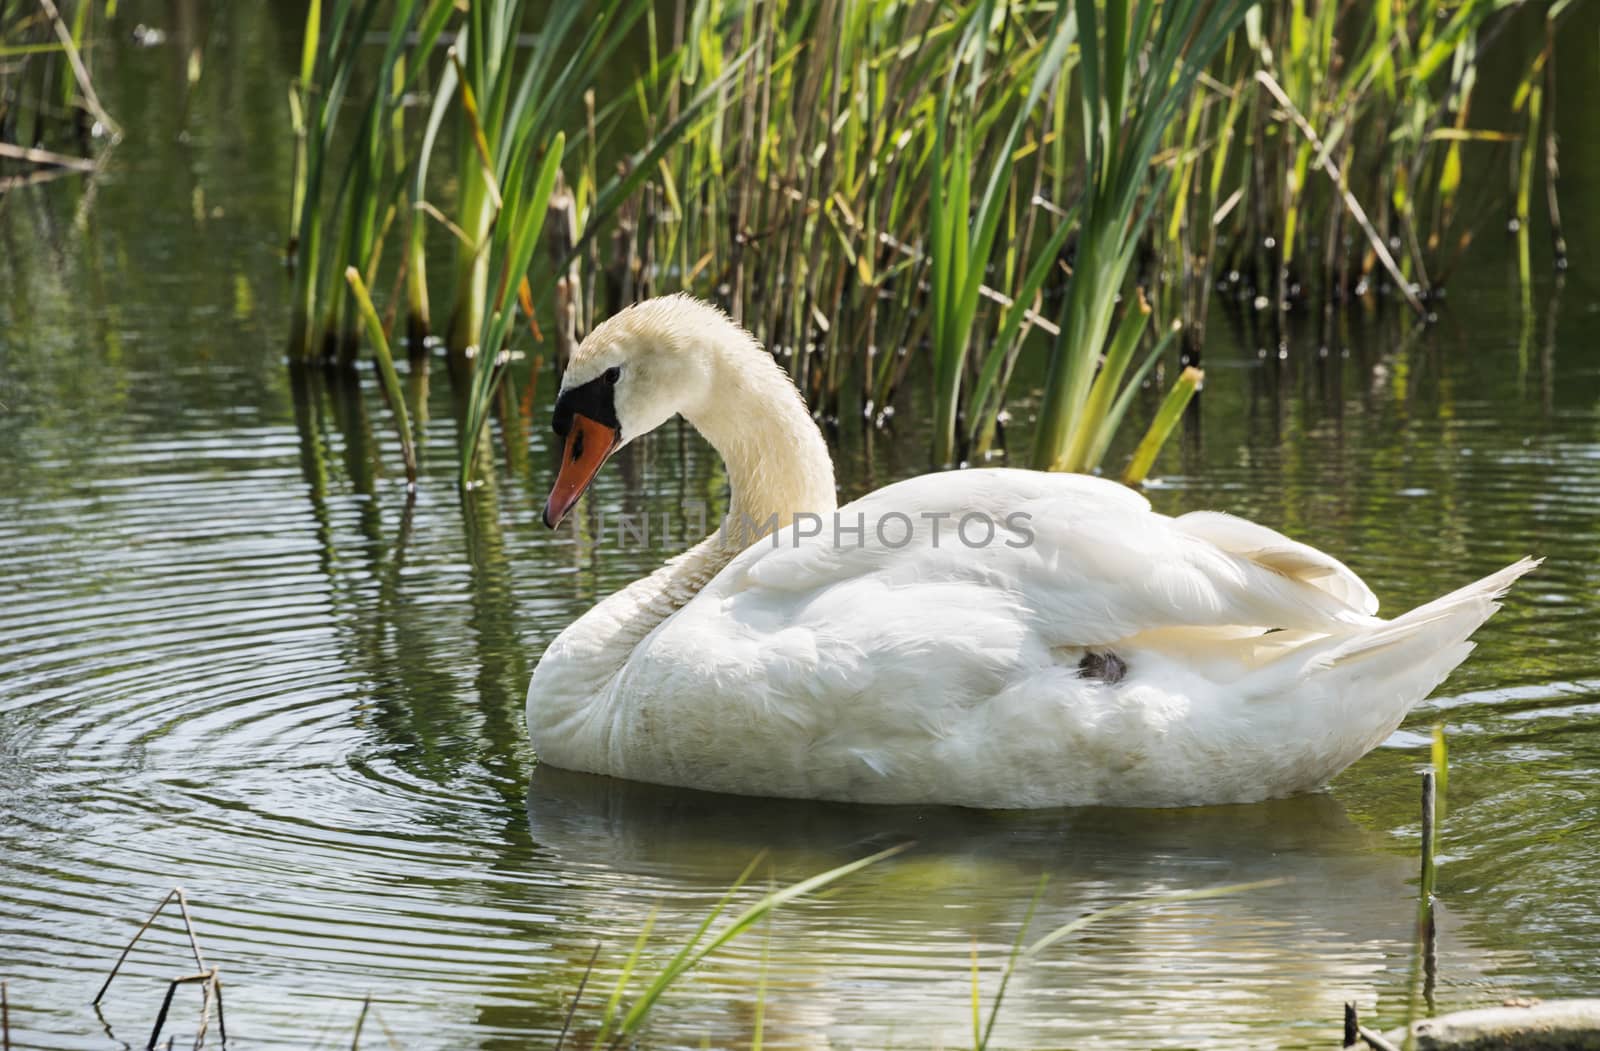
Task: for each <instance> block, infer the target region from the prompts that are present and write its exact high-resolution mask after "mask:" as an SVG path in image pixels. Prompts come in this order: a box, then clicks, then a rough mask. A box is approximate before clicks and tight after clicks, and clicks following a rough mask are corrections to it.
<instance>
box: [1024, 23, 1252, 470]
mask: <svg viewBox="0 0 1600 1051" xmlns="http://www.w3.org/2000/svg"><path fill="white" fill-rule="evenodd" d="M1248 6H1249V5H1248V4H1247V3H1244V2H1241V0H1233V2H1228V0H1224V2H1219V3H1216V4H1212V5H1174V6H1172V7H1163V8H1162V9H1161V10H1160V12H1159V13H1157V11H1156V9H1155V7H1154V6H1153V5H1143V6H1139V7H1137V8H1136V7H1135V5H1134V4H1133V3H1131V2H1130V0H1114V2H1112V3H1110V4H1107V5H1105V7H1104V8H1103V12H1102V11H1097V9H1096V5H1095V4H1094V3H1092V2H1090V0H1080V2H1078V3H1077V5H1076V14H1077V18H1078V32H1079V36H1080V38H1081V40H1082V48H1081V50H1082V57H1081V58H1080V60H1079V85H1080V95H1081V97H1082V100H1083V115H1082V129H1081V133H1082V151H1081V161H1082V164H1083V170H1084V178H1085V186H1084V189H1083V194H1082V199H1081V202H1080V205H1079V207H1080V209H1081V219H1080V221H1081V224H1082V225H1081V229H1080V233H1079V239H1078V251H1077V260H1076V263H1075V265H1074V268H1073V273H1072V279H1071V280H1070V281H1069V282H1068V285H1067V295H1066V300H1065V304H1064V306H1063V308H1062V315H1061V324H1060V328H1061V331H1060V333H1059V334H1058V335H1057V337H1056V342H1055V347H1054V350H1053V352H1052V355H1051V360H1050V370H1049V374H1048V377H1047V379H1046V381H1045V400H1044V405H1043V407H1042V408H1041V410H1040V416H1039V428H1038V431H1037V433H1036V436H1035V440H1034V450H1033V462H1034V465H1035V466H1037V467H1048V468H1051V469H1054V470H1066V471H1083V470H1089V469H1092V468H1094V467H1096V466H1098V463H1099V456H1103V455H1104V450H1105V448H1106V445H1107V444H1108V442H1109V437H1110V433H1111V432H1113V431H1114V430H1115V429H1116V428H1117V426H1118V424H1119V423H1120V419H1119V418H1118V417H1117V415H1116V414H1117V413H1118V412H1120V411H1125V409H1126V406H1127V404H1128V402H1127V399H1125V398H1124V397H1123V396H1122V395H1123V394H1124V393H1125V388H1124V379H1125V378H1126V373H1127V371H1128V369H1129V368H1130V367H1132V365H1133V361H1134V358H1135V353H1134V348H1135V347H1136V346H1137V345H1138V343H1139V339H1140V335H1141V334H1142V329H1143V328H1144V326H1145V323H1146V319H1147V317H1148V313H1149V312H1148V311H1147V310H1146V309H1145V308H1144V302H1143V300H1142V299H1141V300H1140V302H1139V303H1138V304H1137V305H1135V304H1131V303H1130V304H1128V306H1127V307H1126V308H1125V309H1124V311H1123V318H1122V321H1121V322H1120V324H1119V325H1118V330H1117V332H1116V333H1115V335H1113V333H1112V320H1113V313H1114V311H1115V309H1116V306H1117V302H1118V299H1119V297H1120V296H1121V294H1122V291H1123V288H1124V286H1125V284H1126V282H1127V275H1128V271H1129V268H1130V267H1131V265H1132V263H1133V257H1134V253H1135V252H1136V250H1137V248H1138V245H1139V242H1140V239H1141V238H1142V236H1143V234H1144V227H1145V224H1146V223H1147V222H1148V221H1149V217H1150V214H1151V210H1152V208H1153V205H1154V203H1155V201H1156V200H1157V199H1158V197H1159V195H1157V194H1149V193H1147V192H1146V190H1147V187H1148V185H1149V182H1150V179H1151V161H1152V159H1153V158H1154V156H1155V153H1156V150H1157V148H1158V147H1159V145H1160V143H1161V137H1162V135H1163V133H1164V132H1165V131H1166V128H1167V126H1168V124H1169V123H1170V122H1171V121H1172V120H1173V119H1174V117H1175V115H1176V114H1177V113H1178V110H1179V107H1180V106H1182V105H1183V104H1184V103H1185V101H1186V100H1187V98H1188V95H1189V92H1190V89H1191V88H1192V86H1193V84H1194V81H1195V79H1196V78H1197V77H1198V75H1199V73H1200V71H1201V70H1202V69H1203V68H1204V67H1205V65H1206V63H1207V62H1209V61H1210V59H1211V56H1212V55H1213V54H1214V53H1215V52H1216V51H1217V50H1218V49H1219V48H1220V47H1221V46H1222V44H1223V42H1224V41H1225V40H1226V39H1227V37H1228V34H1229V33H1231V32H1232V31H1233V30H1234V28H1235V27H1236V26H1237V25H1238V23H1239V21H1240V20H1241V19H1242V18H1243V17H1244V14H1245V11H1246V8H1247V7H1248ZM1102 14H1103V17H1102ZM1102 23H1103V24H1102ZM1147 62H1148V63H1149V65H1150V68H1152V69H1155V70H1162V71H1166V72H1165V73H1164V74H1163V75H1156V76H1147V75H1143V74H1142V73H1141V68H1142V67H1143V65H1144V64H1145V63H1147ZM1108 339H1110V341H1111V342H1110V345H1109V349H1107V350H1106V352H1105V355H1104V358H1103V360H1102V356H1101V352H1102V348H1104V347H1106V345H1107V343H1106V341H1107V340H1108ZM1160 346H1161V344H1160V343H1159V342H1158V343H1157V344H1156V348H1159V347H1160ZM1154 353H1155V351H1154V350H1153V351H1152V356H1153V354H1154ZM1127 389H1131V387H1129V388H1127ZM1097 454H1098V455H1097Z"/></svg>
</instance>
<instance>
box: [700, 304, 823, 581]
mask: <svg viewBox="0 0 1600 1051" xmlns="http://www.w3.org/2000/svg"><path fill="white" fill-rule="evenodd" d="M718 336H719V337H720V338H718V339H717V340H716V341H715V342H713V343H712V344H711V345H710V346H709V347H708V348H707V350H708V351H709V354H708V362H709V365H710V370H711V383H710V384H709V385H708V387H707V391H708V393H707V395H706V397H705V398H703V399H702V400H701V402H700V403H699V404H697V405H693V406H690V407H687V408H686V409H685V410H684V412H683V416H684V418H685V419H687V420H688V421H689V423H690V424H692V425H693V426H694V428H695V430H697V431H699V432H700V433H701V435H703V436H704V437H705V439H706V440H707V441H708V442H710V443H711V446H712V448H714V449H716V450H717V453H718V454H719V455H720V456H721V457H722V461H723V463H724V464H725V465H726V466H727V469H728V482H729V486H730V489H731V495H730V499H729V501H728V516H727V518H726V519H724V521H723V528H722V529H721V530H720V531H719V534H718V535H719V536H720V537H721V538H722V540H723V543H722V544H721V545H719V546H720V548H721V549H722V553H723V554H724V555H725V556H726V557H725V560H726V559H731V558H732V557H733V556H734V555H736V554H738V552H739V551H740V550H743V549H744V548H745V547H748V546H749V545H750V543H752V542H753V541H755V540H758V539H760V538H761V537H762V536H764V535H766V533H768V532H771V531H772V529H774V528H776V529H786V528H788V527H789V526H790V525H791V523H792V522H793V521H794V517H795V515H797V514H804V513H811V514H817V515H823V516H827V515H830V514H832V512H833V510H834V508H835V507H836V506H837V500H836V496H835V493H834V487H833V459H832V457H830V456H829V455H828V447H827V444H826V443H825V442H824V441H823V440H822V433H821V432H820V431H818V430H817V425H816V422H815V421H814V420H812V418H811V414H810V413H809V412H807V411H806V407H805V403H804V402H802V401H801V399H800V392H799V391H797V390H796V389H795V386H794V384H793V383H792V382H791V381H790V380H789V376H788V374H787V373H785V372H784V371H783V370H782V369H781V368H779V367H778V364H777V362H775V361H774V360H773V359H772V357H771V355H769V354H767V353H766V352H765V351H763V350H762V349H761V348H760V347H759V346H757V345H756V344H755V342H754V341H753V340H752V339H751V338H750V337H749V336H747V335H746V334H745V333H744V332H742V331H739V330H737V329H735V328H733V326H731V325H729V326H727V331H726V332H725V333H718Z"/></svg>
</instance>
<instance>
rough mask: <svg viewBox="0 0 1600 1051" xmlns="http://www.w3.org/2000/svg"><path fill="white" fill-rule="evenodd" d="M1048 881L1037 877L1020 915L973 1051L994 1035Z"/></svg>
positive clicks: (985, 1044) (1043, 877) (982, 1048)
mask: <svg viewBox="0 0 1600 1051" xmlns="http://www.w3.org/2000/svg"><path fill="white" fill-rule="evenodd" d="M1049 881H1050V875H1049V873H1045V874H1044V875H1042V876H1040V877H1039V886H1038V887H1036V888H1034V891H1033V900H1032V901H1030V902H1028V911H1027V912H1026V913H1025V914H1024V915H1023V917H1022V923H1021V925H1020V926H1018V927H1017V937H1016V939H1015V940H1014V941H1013V942H1012V943H1011V955H1010V956H1008V957H1006V969H1005V972H1004V973H1003V974H1001V976H1000V988H999V990H998V991H997V992H996V993H995V994H994V1003H993V1004H991V1005H990V1006H989V1021H988V1022H987V1023H986V1024H985V1025H984V1027H983V1032H982V1033H981V1034H979V1035H978V1039H977V1044H976V1046H975V1047H974V1049H973V1051H985V1049H986V1048H987V1047H988V1046H989V1039H990V1038H991V1037H992V1036H994V1023H995V1021H996V1020H997V1019H998V1018H999V1017H1000V1005H1001V1004H1003V1003H1005V999H1006V988H1007V987H1008V986H1009V985H1010V984H1011V976H1012V975H1013V974H1015V973H1016V971H1017V962H1018V961H1019V960H1021V959H1022V945H1023V942H1024V941H1026V940H1027V937H1028V928H1029V927H1031V926H1032V925H1033V914H1034V913H1035V912H1037V911H1038V909H1039V899H1040V898H1042V897H1044V886H1045V884H1046V883H1048V882H1049Z"/></svg>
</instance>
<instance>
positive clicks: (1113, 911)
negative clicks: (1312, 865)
mask: <svg viewBox="0 0 1600 1051" xmlns="http://www.w3.org/2000/svg"><path fill="white" fill-rule="evenodd" d="M1288 882H1290V880H1289V879H1288V878H1287V877H1279V878H1275V879H1263V880H1256V881H1254V882H1251V883H1227V884H1223V885H1222V886H1220V887H1201V888H1199V889H1198V890H1181V891H1177V892H1175V893H1172V894H1157V895H1155V896H1154V897H1150V898H1140V899H1138V900H1137V901H1125V902H1123V903H1122V904H1121V905H1113V906H1111V907H1110V908H1106V909H1098V910H1096V911H1094V912H1091V913H1087V914H1085V915H1083V916H1079V917H1078V918H1077V919H1075V920H1072V921H1071V922H1069V923H1064V924H1062V925H1061V926H1060V927H1057V928H1056V929H1055V930H1053V931H1051V932H1050V933H1049V934H1046V935H1045V936H1044V937H1043V938H1040V939H1039V940H1038V941H1036V942H1034V943H1033V944H1032V945H1030V946H1028V947H1027V948H1026V949H1025V950H1023V953H1022V955H1023V957H1024V958H1027V957H1030V956H1037V955H1039V953H1041V952H1043V951H1044V950H1046V949H1048V948H1050V946H1052V945H1055V944H1056V943H1057V942H1060V941H1062V940H1063V939H1065V938H1069V937H1071V936H1072V935H1074V934H1076V933H1078V932H1079V931H1081V930H1083V929H1084V928H1085V927H1088V926H1091V925H1092V924H1096V923H1099V922H1100V921H1102V920H1109V919H1111V918H1112V917H1113V916H1121V915H1122V914H1124V913H1128V912H1137V911H1139V910H1140V909H1152V908H1159V907H1161V906H1163V905H1176V904H1179V903H1180V902H1185V901H1203V900H1205V899H1207V898H1224V897H1228V896H1230V895H1233V894H1245V893H1248V892H1250V891H1253V890H1265V889H1267V888H1268V887H1280V886H1282V885H1284V884H1285V883H1288Z"/></svg>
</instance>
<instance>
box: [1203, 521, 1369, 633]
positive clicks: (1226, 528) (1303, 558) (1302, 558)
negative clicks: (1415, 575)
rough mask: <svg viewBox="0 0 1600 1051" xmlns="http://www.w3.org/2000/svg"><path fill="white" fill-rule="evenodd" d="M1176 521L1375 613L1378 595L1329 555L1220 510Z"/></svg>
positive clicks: (1223, 545) (1362, 610)
mask: <svg viewBox="0 0 1600 1051" xmlns="http://www.w3.org/2000/svg"><path fill="white" fill-rule="evenodd" d="M1175 521H1176V524H1177V526H1178V528H1179V529H1182V530H1184V531H1185V532H1187V533H1189V534H1191V535H1193V536H1197V537H1200V538H1202V539H1204V540H1209V541H1211V543H1213V544H1215V545H1217V546H1218V547H1220V548H1221V549H1222V550H1224V551H1228V552H1232V553H1233V554H1235V555H1243V556H1244V557H1245V558H1248V559H1250V560H1251V561H1252V562H1256V563H1258V564H1259V565H1263V566H1266V567H1267V568H1268V569H1274V570H1277V571H1278V572H1279V573H1282V574H1284V575H1285V576H1288V577H1293V578H1294V579H1296V580H1301V581H1304V582H1305V583H1307V584H1310V585H1311V586H1312V587H1316V588H1321V589H1322V590H1323V591H1326V592H1327V593H1328V594H1330V595H1332V596H1334V597H1335V598H1337V599H1338V600H1339V601H1341V602H1343V603H1344V604H1345V605H1347V606H1349V607H1351V608H1352V609H1356V610H1359V611H1361V612H1362V613H1365V614H1367V615H1369V616H1370V615H1373V614H1376V613H1377V612H1378V596H1376V595H1374V594H1373V593H1372V589H1371V588H1369V587H1367V585H1366V582H1365V581H1363V580H1362V579H1361V578H1360V577H1358V576H1356V575H1355V573H1353V572H1351V570H1350V567H1349V566H1347V565H1345V564H1344V563H1343V562H1340V561H1339V560H1338V559H1336V558H1334V557H1333V556H1332V555H1328V554H1324V553H1323V552H1321V551H1318V550H1317V549H1316V548H1314V547H1310V546H1308V545H1306V544H1302V543H1300V542H1299V541H1298V540H1290V539H1289V538H1288V537H1286V536H1284V535H1283V534H1282V533H1279V532H1277V531H1275V530H1272V529H1268V528H1267V527H1266V526H1262V525H1256V524H1255V523H1254V522H1250V521H1247V520H1245V519H1243V518H1238V517H1235V516H1234V515H1230V514H1224V513H1222V512H1220V511H1192V512H1190V513H1189V514H1186V515H1180V516H1179V517H1178V518H1177V519H1176V520H1175Z"/></svg>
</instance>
